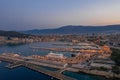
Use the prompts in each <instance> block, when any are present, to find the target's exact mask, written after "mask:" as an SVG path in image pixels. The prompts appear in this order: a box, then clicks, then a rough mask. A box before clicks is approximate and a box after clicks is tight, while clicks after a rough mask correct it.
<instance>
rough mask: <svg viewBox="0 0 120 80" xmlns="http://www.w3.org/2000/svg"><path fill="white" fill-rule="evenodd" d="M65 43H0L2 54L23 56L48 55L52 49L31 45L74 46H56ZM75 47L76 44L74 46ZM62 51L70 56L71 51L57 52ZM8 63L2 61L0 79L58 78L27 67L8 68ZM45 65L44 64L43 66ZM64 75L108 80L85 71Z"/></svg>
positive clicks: (68, 72) (87, 79) (91, 79)
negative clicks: (39, 48) (35, 47)
mask: <svg viewBox="0 0 120 80" xmlns="http://www.w3.org/2000/svg"><path fill="white" fill-rule="evenodd" d="M61 43H62V44H63V42H38V43H29V44H5V45H0V54H2V53H6V52H7V53H9V52H10V53H11V52H12V53H17V54H20V55H22V56H30V55H47V54H48V53H49V52H50V51H48V50H37V49H31V48H30V47H34V46H37V47H42V48H50V47H62V48H64V47H72V46H56V45H54V44H61ZM74 47H75V46H74ZM55 53H62V54H64V55H65V56H66V57H70V56H71V53H70V52H55ZM6 65H7V63H5V62H0V80H58V79H55V78H53V77H52V76H48V75H45V74H43V73H38V72H36V71H33V70H30V69H28V68H25V67H17V68H14V69H8V68H6V67H5V66H6ZM42 67H43V66H42ZM43 68H45V69H48V70H51V71H54V70H56V69H54V68H49V67H43ZM63 74H64V75H66V76H69V77H72V78H75V79H76V80H106V79H105V78H104V77H101V76H95V75H90V74H85V73H80V72H79V73H75V72H70V71H65V72H63Z"/></svg>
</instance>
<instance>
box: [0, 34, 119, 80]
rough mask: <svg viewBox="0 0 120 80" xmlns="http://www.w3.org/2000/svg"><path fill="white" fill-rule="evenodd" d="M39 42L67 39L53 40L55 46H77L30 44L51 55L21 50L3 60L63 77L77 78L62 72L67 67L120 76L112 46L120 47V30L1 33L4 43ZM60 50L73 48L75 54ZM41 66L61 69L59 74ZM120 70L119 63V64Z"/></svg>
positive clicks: (7, 54) (1, 58) (62, 78)
mask: <svg viewBox="0 0 120 80" xmlns="http://www.w3.org/2000/svg"><path fill="white" fill-rule="evenodd" d="M37 42H64V44H53V45H55V46H77V47H73V48H70V47H68V48H67V47H66V48H42V47H38V46H32V47H29V48H31V49H36V50H48V51H50V53H48V54H47V55H44V56H41V55H31V56H27V57H26V56H21V55H19V54H17V53H2V54H0V60H1V61H5V62H8V63H10V65H8V66H7V67H8V68H10V69H12V68H16V67H19V66H24V67H27V68H30V69H33V70H35V71H38V72H42V73H44V74H47V75H50V76H53V77H55V78H57V79H61V80H68V79H69V80H74V79H72V78H70V77H67V76H64V75H62V72H64V71H66V70H67V71H72V72H83V73H87V74H92V75H99V76H104V77H106V78H113V77H116V78H118V79H119V78H120V73H115V72H113V66H116V62H115V61H114V60H112V59H111V58H110V57H111V54H112V50H111V48H115V49H120V34H110V35H95V34H94V35H44V36H43V35H41V36H40V35H39V36H38V35H37V36H36V35H30V36H28V37H26V38H20V37H5V36H1V37H0V44H1V45H5V44H20V43H22V44H29V43H37ZM55 51H58V52H72V53H71V54H70V53H68V54H70V55H71V57H67V56H64V54H61V53H54V52H55ZM38 66H39V67H40V66H45V67H51V68H57V69H59V70H58V71H56V73H55V74H57V75H55V74H54V73H53V72H50V71H44V70H41V69H39V68H38ZM118 72H119V66H118Z"/></svg>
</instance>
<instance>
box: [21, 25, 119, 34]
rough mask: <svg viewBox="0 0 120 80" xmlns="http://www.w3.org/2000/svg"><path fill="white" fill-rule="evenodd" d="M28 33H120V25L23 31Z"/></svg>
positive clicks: (71, 26) (70, 26)
mask: <svg viewBox="0 0 120 80" xmlns="http://www.w3.org/2000/svg"><path fill="white" fill-rule="evenodd" d="M21 32H22V33H26V34H42V35H43V34H86V33H89V34H90V33H120V25H107V26H73V25H68V26H63V27H60V28H55V29H33V30H27V31H21Z"/></svg>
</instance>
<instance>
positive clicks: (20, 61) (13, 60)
mask: <svg viewBox="0 0 120 80" xmlns="http://www.w3.org/2000/svg"><path fill="white" fill-rule="evenodd" d="M0 61H4V62H8V63H10V64H9V65H7V66H6V67H7V68H10V69H13V68H16V67H20V66H23V67H26V68H29V69H31V70H34V71H37V72H40V73H43V74H46V75H49V76H51V77H54V78H57V79H60V80H76V79H74V78H71V77H68V76H65V75H63V74H61V72H63V71H64V70H65V69H63V70H62V69H61V70H60V71H61V72H60V71H56V72H55V71H49V70H46V69H44V68H42V67H40V66H38V65H39V64H37V63H36V64H34V62H35V61H27V60H26V59H24V58H22V57H21V56H20V57H12V56H9V55H7V54H6V55H2V54H0Z"/></svg>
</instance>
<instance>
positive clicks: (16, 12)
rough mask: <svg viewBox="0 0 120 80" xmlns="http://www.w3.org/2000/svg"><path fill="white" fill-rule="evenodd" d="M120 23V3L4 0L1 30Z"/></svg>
mask: <svg viewBox="0 0 120 80" xmlns="http://www.w3.org/2000/svg"><path fill="white" fill-rule="evenodd" d="M112 24H120V0H0V30H31V29H47V28H58V27H61V26H65V25H84V26H87V25H95V26H96V25H98V26H99V25H112Z"/></svg>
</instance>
